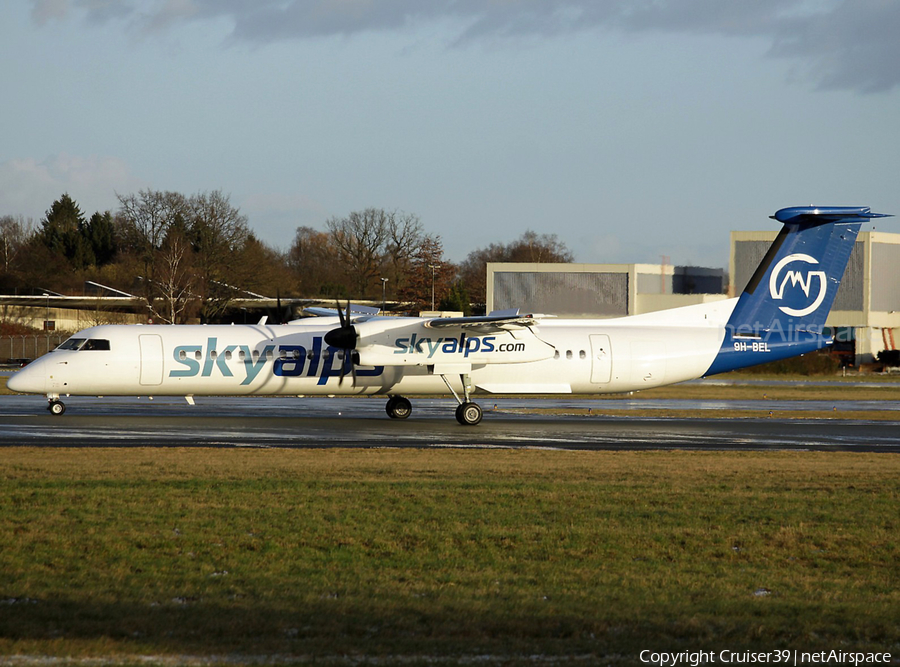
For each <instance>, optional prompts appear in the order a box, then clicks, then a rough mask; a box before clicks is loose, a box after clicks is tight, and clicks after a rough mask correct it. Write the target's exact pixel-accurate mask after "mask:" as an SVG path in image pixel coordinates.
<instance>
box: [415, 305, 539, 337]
mask: <svg viewBox="0 0 900 667" xmlns="http://www.w3.org/2000/svg"><path fill="white" fill-rule="evenodd" d="M542 317H548V316H547V315H531V314H529V315H519V309H518V308H514V309H512V310H495V311H492V312H491V313H490V314H488V315H473V316H471V317H437V318H434V319H431V320H428V321H427V322H425V326H426V327H427V328H429V329H446V328H450V327H453V328H463V329H474V330H476V331H478V332H481V333H488V332H491V331H509V330H510V329H522V328H527V327H532V326H534V325H536V324H537V323H538V320H539V319H540V318H542Z"/></svg>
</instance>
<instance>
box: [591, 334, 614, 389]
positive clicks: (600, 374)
mask: <svg viewBox="0 0 900 667" xmlns="http://www.w3.org/2000/svg"><path fill="white" fill-rule="evenodd" d="M611 378H612V349H611V348H610V344H609V336H607V335H606V334H592V335H591V382H593V383H595V384H604V383H607V382H609V381H610V379H611Z"/></svg>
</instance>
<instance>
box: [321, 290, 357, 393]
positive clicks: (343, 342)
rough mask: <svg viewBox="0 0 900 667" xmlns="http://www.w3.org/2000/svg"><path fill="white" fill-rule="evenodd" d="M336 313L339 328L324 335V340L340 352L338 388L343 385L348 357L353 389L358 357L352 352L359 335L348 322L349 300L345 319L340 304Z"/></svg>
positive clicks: (351, 323) (350, 322) (349, 321)
mask: <svg viewBox="0 0 900 667" xmlns="http://www.w3.org/2000/svg"><path fill="white" fill-rule="evenodd" d="M337 311H338V317H339V318H340V320H341V326H340V327H338V328H337V329H332V330H331V331H329V332H328V333H326V334H325V336H324V339H325V342H326V343H327V344H328V345H330V346H331V347H335V348H337V349H338V350H340V352H341V376H340V378H339V379H338V386H340V385H342V384H344V375H346V372H347V371H346V369H347V358H348V355H349V359H350V374H351V375H352V376H353V386H354V387H355V386H356V364H357V363H358V360H359V355H358V354H357V353H356V352H355V351H354V350H356V341H357V340H358V339H359V334H358V333H357V332H356V327H354V326H353V322H352V321H351V320H350V301H349V299H348V300H347V315H346V317H345V316H344V313H343V311H342V310H341V304H340V303H338V304H337Z"/></svg>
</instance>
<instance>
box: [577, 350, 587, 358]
mask: <svg viewBox="0 0 900 667" xmlns="http://www.w3.org/2000/svg"><path fill="white" fill-rule="evenodd" d="M578 358H579V359H587V352H585V351H584V350H581V352H579V353H578Z"/></svg>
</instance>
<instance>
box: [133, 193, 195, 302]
mask: <svg viewBox="0 0 900 667" xmlns="http://www.w3.org/2000/svg"><path fill="white" fill-rule="evenodd" d="M117 196H118V199H119V204H120V205H121V208H120V209H119V213H118V215H117V216H116V224H117V227H118V230H117V231H118V235H119V238H120V241H121V247H122V249H123V250H125V251H126V252H127V253H130V254H131V255H133V256H135V257H136V258H137V259H138V261H139V262H140V263H141V265H142V268H141V269H139V270H140V271H141V274H142V275H139V276H138V277H139V278H140V279H141V282H140V285H139V286H138V287H137V289H138V290H139V291H140V293H141V296H143V297H144V299H146V301H147V305H148V307H150V308H151V310H152V309H153V301H154V299H156V298H157V297H158V296H161V294H160V287H159V286H160V283H159V280H158V274H160V272H162V271H163V265H164V264H165V263H166V259H165V257H164V256H165V253H164V252H161V249H162V245H163V242H164V240H165V239H166V237H167V234H168V232H169V230H170V229H173V228H179V229H184V226H185V217H186V214H187V211H188V209H187V201H186V200H185V198H184V195H182V194H179V193H177V192H162V191H158V190H141V191H140V192H139V193H138V194H137V195H127V196H124V195H117Z"/></svg>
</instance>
